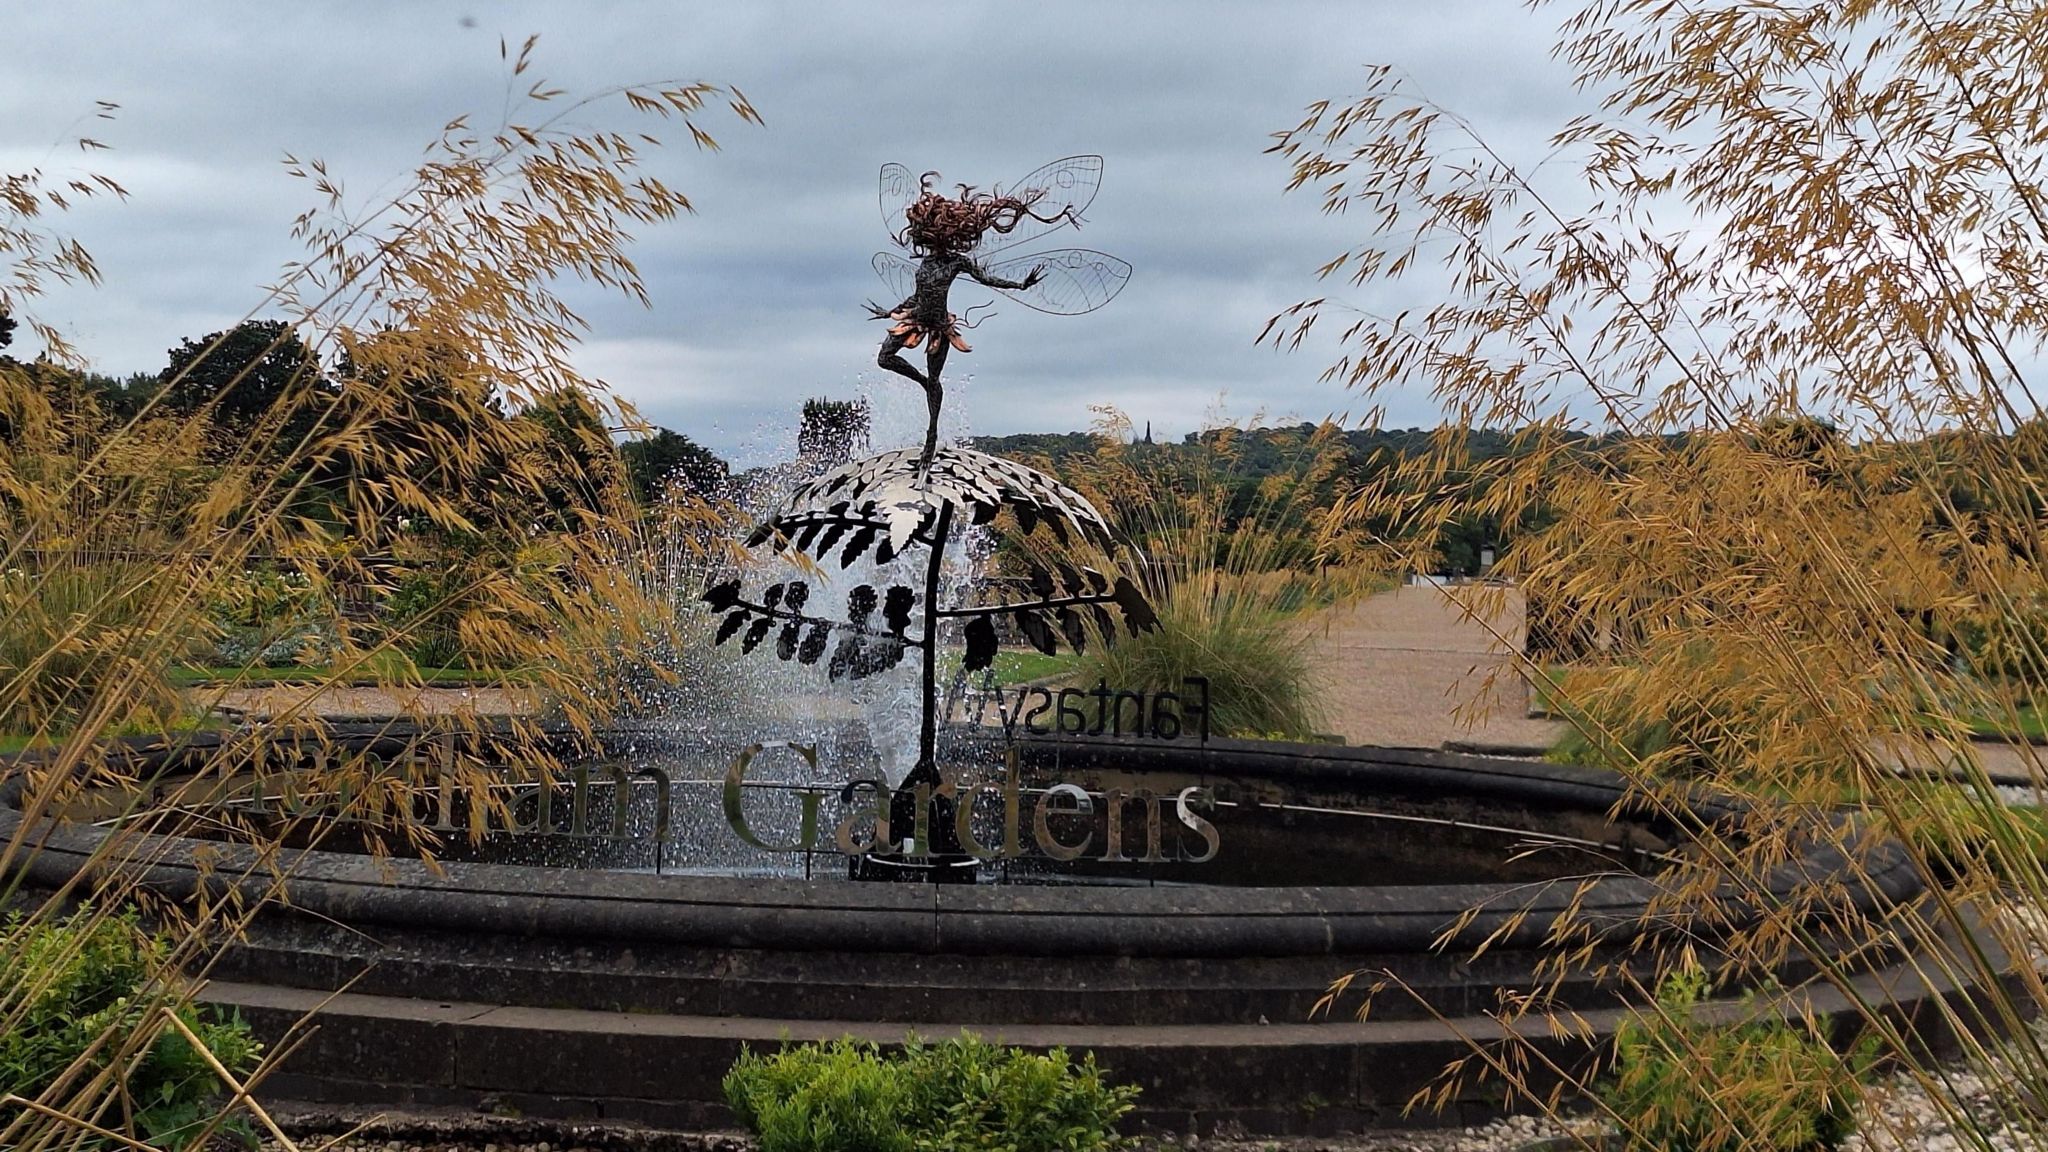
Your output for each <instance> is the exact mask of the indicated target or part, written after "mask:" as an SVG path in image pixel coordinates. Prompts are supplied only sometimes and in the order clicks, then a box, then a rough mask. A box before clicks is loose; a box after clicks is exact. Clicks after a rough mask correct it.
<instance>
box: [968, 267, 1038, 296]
mask: <svg viewBox="0 0 2048 1152" xmlns="http://www.w3.org/2000/svg"><path fill="white" fill-rule="evenodd" d="M962 271H964V272H966V273H967V274H968V275H969V276H972V277H973V278H974V279H975V281H976V282H977V283H981V284H986V285H988V286H989V287H991V288H1010V289H1020V290H1021V289H1024V288H1029V287H1031V286H1032V285H1033V284H1036V283H1038V282H1039V281H1040V280H1043V279H1045V269H1044V268H1043V267H1039V268H1033V269H1032V270H1031V271H1030V272H1028V273H1026V274H1025V276H1024V279H1022V280H1005V279H1003V278H1002V277H1001V276H991V275H989V272H988V270H987V269H986V268H983V267H982V266H981V265H979V264H976V263H974V262H973V261H971V260H970V261H968V262H967V267H966V268H964V269H962Z"/></svg>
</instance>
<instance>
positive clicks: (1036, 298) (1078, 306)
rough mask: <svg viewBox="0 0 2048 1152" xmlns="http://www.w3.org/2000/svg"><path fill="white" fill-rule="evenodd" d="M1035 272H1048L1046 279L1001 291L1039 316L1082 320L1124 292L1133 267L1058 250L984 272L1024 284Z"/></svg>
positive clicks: (1081, 251) (1102, 256)
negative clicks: (1085, 314)
mask: <svg viewBox="0 0 2048 1152" xmlns="http://www.w3.org/2000/svg"><path fill="white" fill-rule="evenodd" d="M1034 268H1043V269H1045V277H1044V278H1043V279H1041V280H1040V281H1039V282H1038V283H1036V284H1033V285H1032V286H1031V287H1029V288H1021V289H1012V288H1005V289H1002V290H1001V291H1002V293H1003V295H1005V296H1008V297H1010V298H1011V299H1012V300H1015V301H1017V302H1018V303H1019V304H1022V305H1025V306H1026V307H1029V308H1036V309H1038V310H1039V311H1040V312H1050V313H1052V314H1053V315H1055V316H1079V315H1080V314H1081V313H1083V312H1093V311H1095V310H1096V309H1097V308H1100V307H1102V306H1103V305H1104V304H1107V303H1109V302H1110V301H1111V300H1114V299H1116V294H1117V293H1119V292H1121V291H1123V290H1124V285H1125V284H1127V283H1129V282H1130V279H1131V266H1130V265H1129V264H1126V263H1124V262H1123V261H1122V260H1119V259H1117V258H1116V257H1114V256H1111V255H1109V254H1108V253H1106V252H1095V251H1091V250H1089V249H1087V248H1059V249H1056V250H1054V251H1051V252H1038V253H1034V254H1033V255H1030V256H1015V257H1012V258H1010V259H1008V260H1005V261H1003V262H1002V263H1000V264H993V265H990V266H988V267H987V268H986V269H984V271H986V272H988V273H989V274H990V275H991V276H994V277H996V278H997V279H1000V280H1022V279H1024V278H1025V277H1026V276H1027V275H1029V274H1030V273H1031V270H1032V269H1034Z"/></svg>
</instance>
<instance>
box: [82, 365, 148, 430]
mask: <svg viewBox="0 0 2048 1152" xmlns="http://www.w3.org/2000/svg"><path fill="white" fill-rule="evenodd" d="M84 381H85V386H86V387H87V388H89V389H91V390H92V391H93V393H94V394H96V395H97V396H98V397H99V403H100V408H101V409H102V410H104V411H105V412H106V414H107V417H108V418H109V419H112V420H117V421H120V422H122V423H126V422H128V421H129V420H131V419H133V418H134V417H135V415H136V414H137V413H138V412H141V411H142V408H143V406H144V405H146V404H148V403H149V402H150V400H151V398H153V397H154V396H155V395H156V394H157V392H158V390H160V389H161V388H162V387H163V377H162V376H160V375H158V374H157V373H154V372H131V373H129V374H128V375H126V376H108V375H105V374H103V373H99V372H87V373H86V374H85V377H84Z"/></svg>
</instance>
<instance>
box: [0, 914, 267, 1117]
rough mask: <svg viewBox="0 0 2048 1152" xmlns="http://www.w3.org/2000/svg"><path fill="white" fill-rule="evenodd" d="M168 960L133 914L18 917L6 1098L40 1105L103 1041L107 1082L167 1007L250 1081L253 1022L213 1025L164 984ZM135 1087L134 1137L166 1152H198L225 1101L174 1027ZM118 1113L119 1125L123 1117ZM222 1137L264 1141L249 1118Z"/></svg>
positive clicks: (7, 945) (5, 1044) (6, 930)
mask: <svg viewBox="0 0 2048 1152" xmlns="http://www.w3.org/2000/svg"><path fill="white" fill-rule="evenodd" d="M167 951H168V947H167V945H166V944H165V943H164V941H162V940H161V939H157V938H154V937H151V936H150V935H149V934H148V933H146V932H144V931H143V930H142V928H141V927H140V926H139V925H138V924H137V923H136V918H135V915H134V914H133V913H132V912H130V913H124V914H122V915H119V916H103V915H95V914H94V913H92V912H91V911H90V910H83V911H80V912H77V913H74V914H73V915H72V916H71V917H69V918H68V919H66V920H64V921H62V922H60V923H56V924H40V923H39V924H35V925H26V924H24V923H23V922H22V921H21V919H20V917H19V916H18V915H17V916H14V917H10V918H9V919H8V920H7V921H6V922H5V924H0V1095H5V1094H9V1093H12V1094H14V1095H18V1096H22V1097H25V1098H28V1099H35V1098H36V1097H37V1096H38V1095H39V1094H40V1093H42V1092H43V1091H44V1090H45V1089H47V1088H49V1087H50V1086H51V1085H52V1084H53V1083H55V1082H56V1080H57V1079H58V1077H59V1076H61V1075H62V1074H63V1072H64V1070H65V1069H66V1068H68V1067H70V1066H71V1064H72V1063H73V1062H74V1061H76V1060H77V1059H78V1058H79V1056H80V1054H81V1053H83V1052H85V1051H86V1049H88V1048H89V1047H91V1046H92V1045H93V1044H94V1043H95V1042H96V1041H101V1040H102V1039H103V1038H104V1043H102V1045H101V1049H100V1053H101V1054H99V1055H96V1056H95V1057H94V1064H93V1067H92V1071H94V1072H97V1071H98V1070H99V1069H100V1068H103V1067H105V1066H106V1065H107V1062H108V1060H109V1059H110V1058H111V1054H112V1053H115V1052H118V1051H120V1050H121V1048H122V1047H124V1046H125V1044H126V1042H127V1039H128V1037H129V1036H130V1035H132V1034H133V1033H134V1031H135V1030H136V1029H138V1028H141V1027H143V1026H144V1025H145V1024H146V1023H148V1022H149V1019H150V1017H151V1015H152V1009H153V1008H155V1007H156V1006H158V1005H159V1004H167V1005H173V1006H174V1011H175V1013H176V1015H177V1017H178V1019H179V1020H181V1021H182V1022H183V1023H184V1024H185V1025H186V1026H187V1027H189V1028H191V1029H192V1031H193V1033H194V1034H195V1035H197V1036H198V1037H199V1038H200V1039H201V1040H202V1041H204V1042H205V1044H206V1047H207V1049H208V1050H209V1051H211V1052H212V1054H213V1057H214V1059H216V1060H219V1061H220V1063H221V1064H222V1066H223V1067H225V1068H227V1069H228V1070H229V1071H230V1072H233V1073H235V1074H236V1075H237V1076H240V1075H243V1074H246V1073H247V1072H249V1071H250V1070H251V1069H253V1068H254V1067H255V1065H256V1062H257V1057H258V1055H259V1054H260V1052H261V1048H260V1046H259V1045H258V1044H257V1043H256V1041H255V1040H254V1039H252V1038H251V1037H250V1035H249V1029H248V1026H247V1025H246V1024H244V1023H243V1022H242V1021H241V1020H240V1019H238V1018H230V1019H227V1020H211V1019H207V1018H205V1017H204V1016H203V1015H202V1014H201V1013H200V1011H199V1010H198V1009H197V1008H195V1007H194V1006H192V1005H190V1004H186V1003H180V1002H178V1000H177V999H176V997H175V995H166V994H165V990H164V989H162V988H161V987H160V986H159V985H158V983H157V981H158V978H159V974H160V973H161V972H163V971H164V969H165V966H166V953H167ZM75 1083H82V1081H75ZM125 1087H126V1090H127V1095H128V1099H129V1100H130V1101H131V1102H132V1107H133V1109H134V1119H133V1125H132V1132H133V1134H134V1135H135V1136H136V1137H137V1138H140V1139H142V1140H145V1141H147V1142H148V1143H150V1144H152V1145H155V1146H157V1147H161V1148H166V1149H183V1148H186V1147H188V1146H190V1145H191V1144H192V1142H193V1141H194V1140H195V1139H196V1138H197V1137H198V1135H199V1134H200V1133H201V1132H202V1131H204V1130H205V1127H206V1124H207V1122H208V1120H210V1119H211V1118H212V1117H213V1115H214V1114H215V1112H216V1110H217V1107H218V1104H219V1101H220V1098H221V1096H222V1094H223V1092H224V1088H223V1086H222V1084H221V1082H220V1080H219V1078H218V1077H217V1076H216V1075H215V1073H214V1071H213V1069H212V1068H211V1067H210V1066H209V1065H208V1064H207V1062H206V1060H205V1059H204V1058H203V1057H202V1056H201V1055H200V1053H199V1052H197V1051H196V1050H194V1048H193V1047H192V1045H191V1044H190V1043H189V1042H188V1041H187V1040H186V1039H185V1038H184V1037H183V1036H182V1035H180V1034H179V1033H178V1031H177V1030H176V1029H173V1028H165V1029H163V1030H162V1031H161V1032H160V1033H159V1034H158V1035H157V1036H156V1039H155V1041H154V1042H153V1043H152V1044H151V1045H150V1047H149V1049H148V1053H147V1055H145V1056H144V1057H143V1058H142V1060H141V1062H140V1063H138V1064H137V1065H136V1066H135V1070H134V1073H133V1074H132V1075H131V1076H130V1077H129V1078H128V1081H127V1083H126V1086H125ZM110 1114H111V1115H113V1116H116V1117H118V1116H119V1115H121V1114H122V1113H121V1109H120V1108H118V1107H116V1108H114V1109H112V1110H111V1111H110ZM14 1117H15V1112H14V1110H12V1109H0V1127H4V1126H5V1125H6V1124H7V1123H9V1122H11V1121H12V1120H13V1119H14ZM102 1123H107V1121H106V1120H105V1119H104V1118H103V1119H102ZM116 1126H118V1122H116ZM215 1131H216V1132H225V1133H228V1134H231V1135H238V1136H241V1137H244V1138H245V1142H247V1143H250V1144H253V1143H254V1141H253V1133H252V1132H251V1130H250V1129H249V1127H248V1123H247V1120H246V1118H243V1117H239V1116H237V1117H231V1118H229V1119H228V1120H226V1121H224V1122H223V1123H222V1124H221V1125H220V1126H219V1127H217V1128H216V1129H215ZM67 1146H68V1145H67ZM90 1146H93V1147H97V1145H90Z"/></svg>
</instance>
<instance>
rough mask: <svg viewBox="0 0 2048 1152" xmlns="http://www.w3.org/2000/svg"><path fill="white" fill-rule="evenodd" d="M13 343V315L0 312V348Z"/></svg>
mask: <svg viewBox="0 0 2048 1152" xmlns="http://www.w3.org/2000/svg"><path fill="white" fill-rule="evenodd" d="M12 343H14V317H12V316H9V315H8V314H7V313H5V312H0V348H5V347H7V346H8V345H9V344H12Z"/></svg>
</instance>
